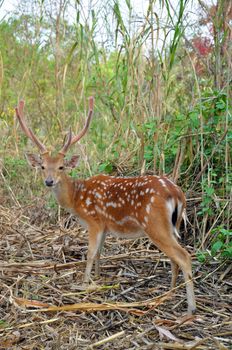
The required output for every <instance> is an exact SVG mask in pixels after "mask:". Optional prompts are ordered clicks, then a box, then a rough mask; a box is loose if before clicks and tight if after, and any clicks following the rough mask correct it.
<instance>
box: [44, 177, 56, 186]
mask: <svg viewBox="0 0 232 350" xmlns="http://www.w3.org/2000/svg"><path fill="white" fill-rule="evenodd" d="M45 185H46V186H48V187H51V186H53V185H54V181H53V179H51V178H49V177H48V178H47V179H46V180H45Z"/></svg>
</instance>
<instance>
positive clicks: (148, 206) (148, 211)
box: [146, 204, 151, 214]
mask: <svg viewBox="0 0 232 350" xmlns="http://www.w3.org/2000/svg"><path fill="white" fill-rule="evenodd" d="M150 211H151V205H150V204H148V205H147V206H146V212H147V213H148V214H150Z"/></svg>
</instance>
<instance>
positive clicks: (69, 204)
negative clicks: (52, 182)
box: [53, 174, 82, 210]
mask: <svg viewBox="0 0 232 350" xmlns="http://www.w3.org/2000/svg"><path fill="white" fill-rule="evenodd" d="M81 188H82V181H78V180H73V179H72V178H71V177H70V176H68V175H66V174H63V176H62V178H61V180H60V182H59V183H58V184H57V185H56V186H55V187H54V189H53V192H54V194H55V197H56V200H57V202H58V203H59V205H60V206H61V207H63V208H66V209H69V210H72V209H73V208H74V206H75V200H74V199H75V198H76V197H78V192H80V191H81Z"/></svg>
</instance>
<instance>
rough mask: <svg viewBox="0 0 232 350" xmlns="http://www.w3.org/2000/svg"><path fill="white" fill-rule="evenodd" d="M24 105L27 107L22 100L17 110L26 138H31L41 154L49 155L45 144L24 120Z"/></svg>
mask: <svg viewBox="0 0 232 350" xmlns="http://www.w3.org/2000/svg"><path fill="white" fill-rule="evenodd" d="M24 105H25V103H24V101H23V100H21V101H19V104H18V106H17V107H16V108H15V112H16V117H17V118H18V121H19V124H20V125H21V128H22V129H23V131H24V133H25V134H26V136H27V137H29V139H31V141H32V142H33V143H34V144H35V145H36V146H37V147H38V148H39V150H40V151H41V153H42V154H44V153H48V150H47V148H46V147H45V146H44V144H43V143H42V142H41V141H40V140H39V139H38V138H37V137H36V136H35V134H34V133H33V131H32V130H31V128H28V127H27V124H26V121H25V119H24V113H23V109H24Z"/></svg>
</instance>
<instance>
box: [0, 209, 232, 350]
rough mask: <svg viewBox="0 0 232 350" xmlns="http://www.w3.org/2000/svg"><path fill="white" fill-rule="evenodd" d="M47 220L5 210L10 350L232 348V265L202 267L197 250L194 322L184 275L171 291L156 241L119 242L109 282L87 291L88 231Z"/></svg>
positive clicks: (1, 284) (3, 256)
mask: <svg viewBox="0 0 232 350" xmlns="http://www.w3.org/2000/svg"><path fill="white" fill-rule="evenodd" d="M46 215H48V214H47V213H46V214H44V213H42V210H40V208H38V207H37V208H21V207H18V208H10V209H7V208H4V207H0V349H25V350H30V349H33V350H37V349H38V350H39V349H56V350H57V349H62V350H63V349H64V350H65V349H111V350H113V349H117V350H119V349H220V350H223V349H224V350H225V349H232V320H231V310H232V302H231V301H232V297H231V291H232V279H231V274H232V269H231V265H230V264H229V263H228V262H224V263H222V262H221V263H219V262H218V261H215V262H214V261H213V262H212V261H211V262H210V263H208V264H205V265H201V264H200V263H199V262H198V261H197V260H196V257H195V254H194V250H193V248H192V247H191V245H188V246H187V249H188V251H189V252H190V253H191V254H192V257H193V270H194V279H195V292H196V300H197V313H196V315H194V316H192V317H187V316H186V293H185V286H184V285H183V278H182V275H181V274H180V276H179V280H178V286H177V288H176V290H175V291H173V292H172V293H171V292H170V281H171V269H170V264H169V261H168V259H166V257H165V256H164V255H163V254H161V253H160V252H159V251H157V250H156V248H155V247H154V246H153V245H152V244H151V243H150V242H149V240H148V239H137V240H136V241H133V240H122V239H121V240H119V239H115V238H112V237H110V236H109V237H108V238H107V240H106V243H105V246H104V251H103V254H102V258H101V277H100V278H99V279H95V278H93V283H92V284H91V285H90V287H89V288H84V287H83V285H82V278H83V273H84V269H85V259H86V252H87V234H86V232H85V231H83V230H81V229H80V227H79V225H78V222H77V221H76V219H74V218H71V217H69V216H67V215H64V214H63V213H62V214H61V215H60V216H59V220H58V221H55V220H54V221H53V222H54V224H52V223H51V222H52V220H50V219H51V218H49V220H48V217H46ZM48 222H50V224H48ZM93 277H94V276H93Z"/></svg>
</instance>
